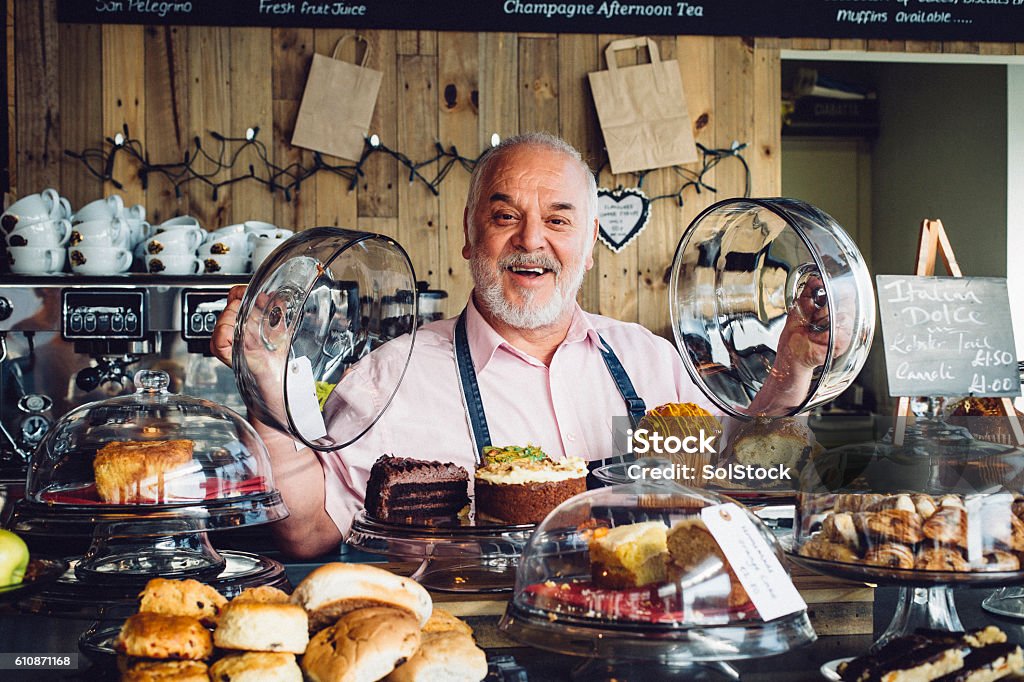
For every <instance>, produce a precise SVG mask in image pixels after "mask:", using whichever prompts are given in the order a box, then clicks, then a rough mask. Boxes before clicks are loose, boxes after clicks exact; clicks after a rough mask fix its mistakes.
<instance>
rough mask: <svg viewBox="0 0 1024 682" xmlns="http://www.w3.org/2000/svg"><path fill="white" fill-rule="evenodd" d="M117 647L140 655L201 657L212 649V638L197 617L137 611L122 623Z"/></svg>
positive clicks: (199, 658)
mask: <svg viewBox="0 0 1024 682" xmlns="http://www.w3.org/2000/svg"><path fill="white" fill-rule="evenodd" d="M114 648H115V649H116V650H117V651H118V653H122V654H126V655H128V656H137V657H140V658H161V659H162V658H187V659H191V660H195V661H201V660H204V659H207V658H209V657H210V655H211V654H212V653H213V639H212V638H211V636H210V631H209V630H207V629H206V628H204V627H203V625H202V623H200V622H199V621H198V620H197V619H195V618H190V617H188V616H168V615H164V614H161V613H136V614H134V615H132V616H129V617H128V619H127V620H126V621H125V622H124V625H122V626H121V632H120V634H118V636H117V640H116V641H115V643H114Z"/></svg>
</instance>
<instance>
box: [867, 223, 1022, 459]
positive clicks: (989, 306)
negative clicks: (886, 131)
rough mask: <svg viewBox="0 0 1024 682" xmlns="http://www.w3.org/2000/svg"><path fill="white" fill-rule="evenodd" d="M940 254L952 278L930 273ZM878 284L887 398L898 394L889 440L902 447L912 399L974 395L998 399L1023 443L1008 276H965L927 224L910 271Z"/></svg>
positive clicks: (942, 236) (938, 230) (942, 237)
mask: <svg viewBox="0 0 1024 682" xmlns="http://www.w3.org/2000/svg"><path fill="white" fill-rule="evenodd" d="M937 257H941V258H942V259H943V263H944V264H945V266H946V269H947V270H948V271H949V273H950V275H951V277H935V276H934V274H935V265H936V258H937ZM875 280H876V284H877V290H878V306H879V313H880V316H879V319H880V321H881V324H882V339H883V343H884V349H885V364H886V372H887V374H888V380H889V394H890V395H893V396H899V401H898V404H897V408H896V424H895V428H894V433H893V442H894V443H895V444H896V445H901V444H902V443H903V437H904V434H905V432H906V423H907V418H908V417H909V415H910V398H911V397H914V396H922V395H927V396H950V397H960V396H974V397H979V398H980V397H996V398H1000V399H1001V404H1002V406H1003V410H1004V411H1005V414H1006V415H1007V418H1008V421H1009V423H1010V428H1011V430H1012V433H1013V434H1014V438H1015V439H1016V442H1017V443H1018V444H1020V445H1024V430H1022V428H1021V424H1020V421H1019V420H1018V419H1017V418H1016V416H1015V412H1014V410H1013V404H1012V402H1011V399H1012V398H1014V397H1016V396H1019V395H1020V374H1019V373H1018V371H1017V358H1016V354H1015V344H1014V339H1013V324H1012V321H1011V318H1010V301H1009V295H1008V293H1007V290H1006V279H1005V278H999V277H964V276H963V273H962V272H961V271H960V266H959V265H958V264H957V262H956V258H955V257H954V255H953V250H952V247H951V246H950V244H949V239H948V238H947V236H946V232H945V230H944V229H943V227H942V223H941V222H940V221H938V220H925V221H924V222H923V223H922V225H921V239H920V242H919V245H918V257H917V267H916V268H915V274H914V275H878V276H877V277H876V278H875Z"/></svg>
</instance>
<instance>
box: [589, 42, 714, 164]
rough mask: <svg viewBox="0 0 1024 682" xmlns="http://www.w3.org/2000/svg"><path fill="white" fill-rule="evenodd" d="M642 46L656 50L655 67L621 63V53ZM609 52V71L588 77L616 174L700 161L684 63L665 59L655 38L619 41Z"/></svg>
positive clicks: (606, 53)
mask: <svg viewBox="0 0 1024 682" xmlns="http://www.w3.org/2000/svg"><path fill="white" fill-rule="evenodd" d="M640 47H646V48H647V50H648V52H650V55H651V63H650V64H637V65H636V66H625V67H620V66H619V65H618V64H617V63H616V54H615V53H616V51H618V50H625V49H629V48H640ZM604 54H605V59H606V60H607V62H608V70H607V71H594V72H592V73H589V74H587V75H588V76H589V78H590V90H591V92H592V93H593V95H594V104H595V105H596V107H597V118H598V120H599V121H600V122H601V132H603V133H604V144H605V148H607V150H608V160H609V162H610V163H611V167H612V172H613V173H630V172H633V171H639V170H647V169H649V168H663V167H665V166H675V165H677V164H682V163H691V162H693V161H696V160H697V147H696V145H695V144H694V142H693V130H692V123H691V122H690V116H689V113H688V112H687V110H686V96H685V95H684V94H683V80H682V78H681V77H680V75H679V63H678V62H677V61H676V60H674V59H673V60H670V61H666V62H663V61H661V57H660V56H659V54H658V45H657V43H655V42H654V41H653V40H651V39H650V38H627V39H624V40H614V41H612V42H611V43H609V45H608V47H607V48H606V49H605V52H604Z"/></svg>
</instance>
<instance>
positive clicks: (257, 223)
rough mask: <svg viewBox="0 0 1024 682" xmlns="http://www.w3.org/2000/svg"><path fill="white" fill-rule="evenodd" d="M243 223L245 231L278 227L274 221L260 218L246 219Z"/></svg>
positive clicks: (264, 230) (258, 230)
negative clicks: (268, 221)
mask: <svg viewBox="0 0 1024 682" xmlns="http://www.w3.org/2000/svg"><path fill="white" fill-rule="evenodd" d="M243 225H245V231H246V232H260V231H263V232H266V231H267V230H276V229H278V228H277V225H275V224H274V223H266V222H263V221H262V220H246V221H245V222H244V223H243Z"/></svg>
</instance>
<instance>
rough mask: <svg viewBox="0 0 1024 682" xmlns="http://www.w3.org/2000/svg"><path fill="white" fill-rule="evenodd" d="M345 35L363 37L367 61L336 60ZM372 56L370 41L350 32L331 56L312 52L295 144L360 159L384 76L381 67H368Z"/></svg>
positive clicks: (293, 133) (296, 124) (364, 59)
mask: <svg viewBox="0 0 1024 682" xmlns="http://www.w3.org/2000/svg"><path fill="white" fill-rule="evenodd" d="M347 38H355V39H356V40H361V41H362V42H363V44H364V45H366V51H365V52H364V53H363V61H362V62H361V63H360V64H358V65H356V64H350V63H349V62H344V61H341V60H340V59H338V58H337V56H338V50H339V49H340V48H341V45H342V43H343V42H345V40H346V39H347ZM369 56H370V45H369V43H367V42H366V39H365V38H363V37H362V36H352V35H347V36H344V37H342V38H341V39H340V40H339V41H338V43H337V44H336V45H335V46H334V52H333V54H332V55H331V56H330V57H328V56H326V55H321V54H314V55H313V64H312V66H310V68H309V78H308V79H307V80H306V89H305V91H304V92H303V93H302V104H300V105H299V115H298V116H297V117H296V119H295V130H294V131H293V132H292V144H293V145H294V146H296V147H304V148H306V149H313V150H315V151H318V152H323V153H325V154H330V155H332V156H340V157H341V158H343V159H351V160H358V159H359V158H360V156H361V155H362V153H363V146H364V141H365V138H366V133H367V131H368V130H369V128H370V117H371V116H373V107H374V105H375V104H376V103H377V91H378V90H380V81H381V76H382V74H381V72H380V71H374V70H373V69H368V68H366V66H365V64H366V61H367V59H368V58H369Z"/></svg>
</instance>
